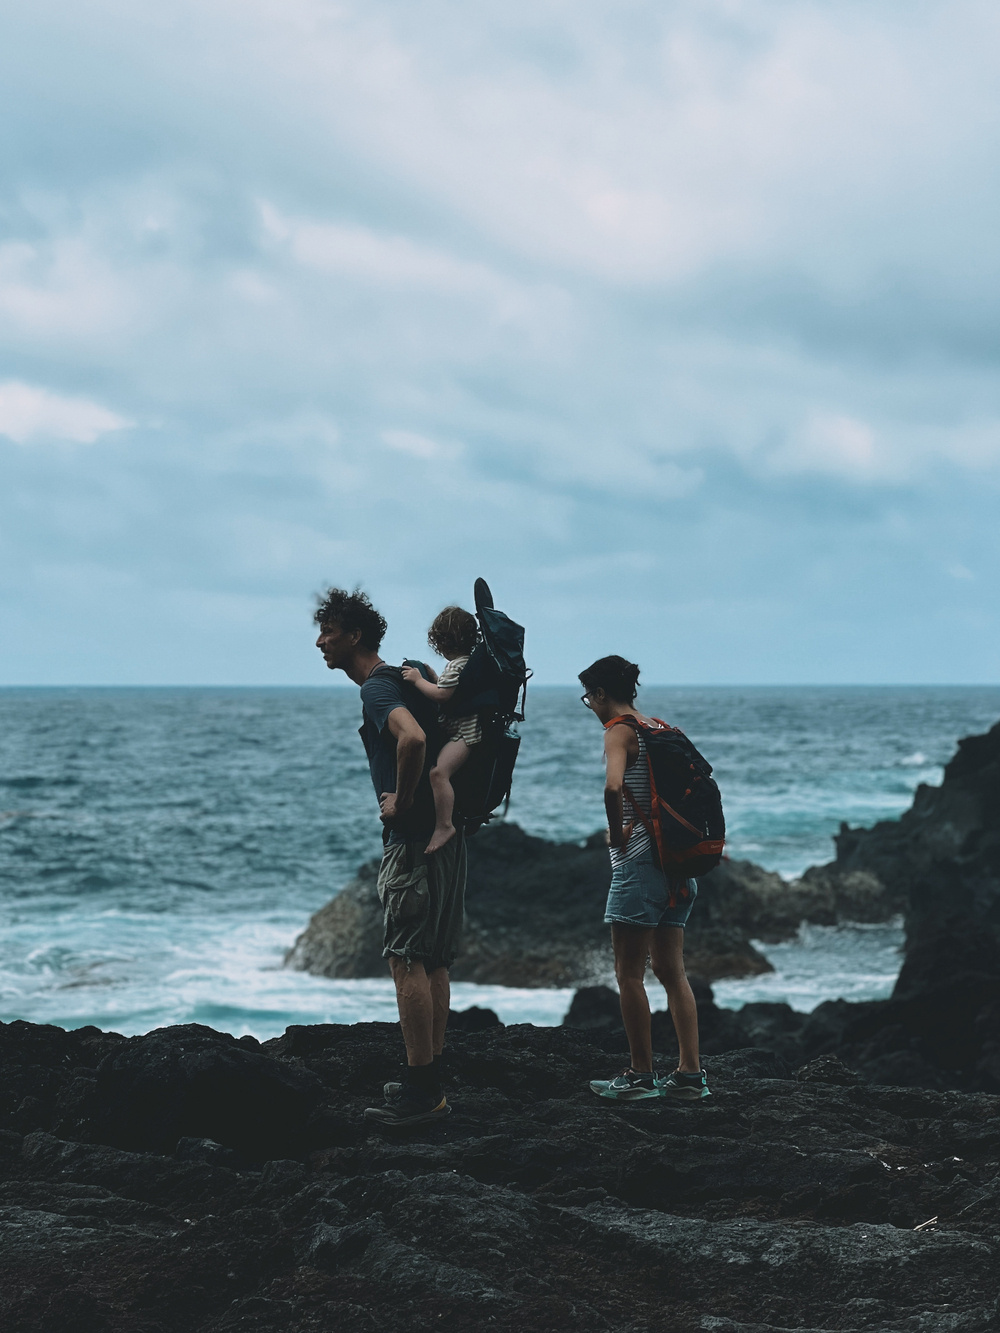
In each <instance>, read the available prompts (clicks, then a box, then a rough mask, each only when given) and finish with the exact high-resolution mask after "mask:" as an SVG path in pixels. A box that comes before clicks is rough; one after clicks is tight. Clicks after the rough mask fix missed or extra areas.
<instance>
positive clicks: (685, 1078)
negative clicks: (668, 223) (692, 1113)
mask: <svg viewBox="0 0 1000 1333" xmlns="http://www.w3.org/2000/svg"><path fill="white" fill-rule="evenodd" d="M654 1081H655V1083H656V1088H657V1091H658V1092H659V1093H660V1095H661V1096H663V1097H673V1098H674V1099H675V1100H676V1101H683V1102H697V1101H700V1100H701V1099H702V1098H704V1097H711V1095H712V1094H711V1092H710V1091H709V1088H708V1076H707V1075H706V1073H705V1071H704V1069H699V1070H698V1072H697V1073H696V1074H682V1073H681V1071H680V1070H679V1069H675V1070H674V1072H673V1073H672V1074H660V1075H658V1076H657V1078H656V1079H655V1080H654Z"/></svg>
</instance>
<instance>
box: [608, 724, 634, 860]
mask: <svg viewBox="0 0 1000 1333" xmlns="http://www.w3.org/2000/svg"><path fill="white" fill-rule="evenodd" d="M631 736H632V732H631V730H630V729H629V728H628V727H625V726H619V727H609V728H608V730H607V731H606V732H605V733H604V761H605V764H606V765H607V776H606V777H605V779H604V809H605V811H606V813H607V816H608V845H609V846H610V847H621V846H622V842H623V839H622V824H623V823H624V813H623V810H622V784H623V783H624V781H625V769H626V768H627V767H628V758H629V754H628V752H629V739H630V738H631Z"/></svg>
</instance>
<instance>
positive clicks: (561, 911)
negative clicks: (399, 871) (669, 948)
mask: <svg viewBox="0 0 1000 1333" xmlns="http://www.w3.org/2000/svg"><path fill="white" fill-rule="evenodd" d="M377 874H378V862H377V861H370V862H367V863H366V864H365V865H363V866H362V867H361V868H360V869H359V871H358V873H357V875H356V876H355V878H354V879H353V880H351V882H350V883H349V884H347V885H346V886H345V887H344V888H343V889H342V890H341V892H340V893H339V894H338V895H337V896H336V897H335V898H333V899H332V900H331V901H330V902H328V903H327V904H326V905H325V906H324V907H322V908H321V909H320V910H319V911H318V912H317V913H316V914H315V915H314V916H313V917H312V919H311V921H310V922H309V924H308V926H307V927H306V929H305V931H303V933H302V934H301V935H300V936H299V937H298V939H297V940H296V941H295V944H294V945H293V947H292V949H291V950H290V951H289V953H288V956H287V958H286V964H287V966H289V967H293V968H296V969H299V970H301V971H306V972H313V973H316V974H317V975H320V976H327V977H370V976H384V975H385V963H384V960H383V958H382V912H381V908H380V906H379V902H378V897H377V895H376V892H375V881H376V877H377ZM609 879H610V869H609V865H608V855H607V848H606V847H605V845H604V840H603V837H602V836H601V835H599V834H595V835H594V837H592V838H589V839H587V841H586V843H585V844H584V845H583V846H580V845H579V844H578V843H552V842H547V841H545V840H544V839H542V838H535V837H531V836H530V835H529V834H527V833H525V832H524V831H523V830H522V829H520V828H518V826H517V825H516V824H494V825H490V826H489V827H487V828H485V829H483V830H482V831H481V832H480V833H479V834H477V835H476V837H474V838H470V839H469V884H468V891H467V895H466V931H465V941H464V945H463V948H462V953H461V955H460V957H459V958H458V960H457V962H456V963H455V966H454V967H453V968H452V977H453V978H454V980H456V981H475V982H479V983H484V984H485V983H497V984H500V985H505V986H580V985H589V984H593V983H595V982H600V981H604V980H607V978H608V977H609V975H610V972H611V957H610V951H609V945H608V929H607V927H606V926H605V925H604V905H605V900H606V898H607V892H608V882H609ZM845 883H846V887H845ZM899 905H900V901H899V898H898V895H893V894H890V893H888V892H886V891H885V889H884V887H883V886H882V885H881V883H880V882H879V881H878V880H877V879H876V878H875V877H873V876H872V875H870V874H869V873H868V872H866V871H850V872H848V873H847V874H846V875H845V876H840V877H839V878H838V876H837V875H836V874H834V873H833V872H830V871H828V870H827V871H824V872H810V874H809V875H807V876H806V877H804V878H803V879H802V880H801V881H799V882H797V883H795V884H791V885H789V884H786V883H785V881H784V880H783V879H782V878H781V876H780V875H776V874H773V873H772V872H770V871H767V870H762V869H761V867H760V866H755V865H753V864H752V862H750V861H723V863H722V864H721V865H720V866H719V867H718V868H717V869H716V870H713V871H712V873H711V874H710V875H706V876H705V877H704V878H703V879H702V880H701V881H700V882H699V898H698V905H697V907H696V909H695V911H694V913H693V915H692V918H691V922H690V924H689V926H688V936H687V945H686V955H687V960H688V968H689V970H690V971H691V972H692V973H693V974H695V975H697V976H700V977H704V978H706V979H707V980H710V981H711V980H715V979H717V978H719V977H741V976H751V975H754V974H755V973H760V972H768V971H770V970H771V965H770V964H769V963H768V961H767V959H766V958H765V957H764V956H763V954H761V953H760V951H759V950H758V949H756V948H755V947H754V945H753V944H752V942H751V941H752V940H754V939H761V940H767V941H776V940H783V939H790V938H791V937H792V936H794V934H795V933H796V931H797V930H798V928H799V926H800V924H801V923H802V922H803V921H814V922H817V923H819V924H823V925H827V924H833V923H835V922H837V921H839V920H862V921H867V920H885V919H886V918H887V917H890V916H892V915H893V914H894V912H896V911H898V910H899Z"/></svg>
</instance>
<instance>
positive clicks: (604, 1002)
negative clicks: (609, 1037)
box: [563, 986, 622, 1030]
mask: <svg viewBox="0 0 1000 1333" xmlns="http://www.w3.org/2000/svg"><path fill="white" fill-rule="evenodd" d="M563 1023H564V1024H565V1025H566V1026H567V1027H573V1028H600V1029H604V1030H609V1029H616V1030H617V1029H620V1028H621V1023H622V1011H621V1006H620V1004H619V1003H618V993H617V992H616V991H613V990H612V989H611V987H610V986H581V987H580V989H579V990H578V991H577V992H576V994H575V995H574V996H573V999H572V1000H571V1002H570V1006H569V1009H568V1010H567V1011H566V1017H565V1018H564V1019H563Z"/></svg>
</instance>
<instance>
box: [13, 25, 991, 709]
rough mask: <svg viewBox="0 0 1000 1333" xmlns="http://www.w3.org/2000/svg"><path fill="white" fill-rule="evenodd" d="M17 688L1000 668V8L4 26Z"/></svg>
mask: <svg viewBox="0 0 1000 1333" xmlns="http://www.w3.org/2000/svg"><path fill="white" fill-rule="evenodd" d="M0 96H2V99H3V105H2V106H0V615H2V626H0V682H7V683H23V684H34V683H60V682H66V683H159V682H162V683H173V682H178V683H184V682H189V683H234V684H237V683H244V682H246V683H274V684H281V683H325V681H326V677H325V676H324V672H323V669H322V664H321V662H320V660H319V657H318V654H317V653H316V652H315V650H314V649H313V648H312V638H313V633H312V630H311V626H310V616H311V609H312V598H313V595H314V594H315V592H316V591H317V590H319V589H320V588H322V587H323V586H325V585H326V584H328V583H336V584H340V585H349V586H353V584H354V583H356V582H359V581H360V582H361V583H362V584H363V585H364V587H365V588H366V589H367V590H368V591H369V593H370V594H371V595H372V598H373V599H374V601H375V603H376V605H377V606H379V607H380V608H381V609H382V610H383V611H384V613H385V614H386V615H387V617H388V618H389V621H390V632H389V635H388V637H387V640H386V645H385V649H386V655H387V656H389V657H390V658H393V657H394V658H396V659H398V658H400V657H402V656H403V655H414V654H418V653H419V654H426V651H427V650H426V648H425V644H424V636H425V631H426V626H427V625H428V624H429V622H430V620H431V619H432V618H433V616H434V614H435V613H436V612H437V611H438V610H439V609H440V608H441V607H442V606H443V605H444V604H445V603H447V602H450V601H458V602H460V603H464V604H465V605H469V604H470V603H471V585H472V581H473V579H474V578H475V576H476V575H477V574H483V575H485V576H486V577H487V578H488V579H489V581H490V582H491V584H492V585H493V587H494V591H495V594H496V598H497V603H498V605H500V606H502V607H503V608H504V609H506V610H507V611H509V612H510V613H511V614H513V615H514V616H515V617H516V618H518V619H521V620H523V621H524V622H525V623H526V624H527V626H528V657H529V661H530V662H531V664H532V665H534V666H535V668H536V671H537V676H538V678H539V679H540V680H542V681H547V682H553V683H554V682H563V681H570V680H573V679H574V678H575V676H576V673H577V671H579V670H580V669H581V667H583V666H585V665H586V664H587V663H588V662H589V661H591V660H592V659H593V658H594V657H596V656H598V655H601V654H603V653H606V652H621V653H624V654H626V655H627V656H630V657H634V658H635V659H636V660H638V661H639V662H640V664H641V665H642V667H643V675H644V678H645V679H648V680H649V681H663V682H666V681H678V682H706V683H726V682H732V683H754V682H760V683H766V682H775V683H777V682H834V683H838V682H955V683H960V682H986V681H996V680H997V679H998V675H1000V671H998V664H1000V611H998V606H997V596H996V587H997V580H998V575H1000V539H998V536H997V533H998V531H1000V522H998V520H1000V504H998V500H1000V378H998V374H997V371H998V360H1000V282H998V279H1000V246H998V237H1000V6H998V5H997V4H996V3H995V0H983V2H981V3H971V2H968V0H948V3H925V2H923V0H894V2H892V3H886V2H885V0H881V2H880V0H861V2H855V0H828V2H824V3H808V0H771V2H770V3H768V2H766V0H761V2H759V3H741V2H740V0H691V2H690V3H683V2H677V3H669V2H665V0H656V2H655V3H654V2H653V0H605V2H603V3H596V2H595V0H572V2H570V0H566V2H565V3H557V2H555V0H530V3H529V2H528V0H478V3H475V4H471V5H470V4H468V3H458V0H363V2H362V0H358V2H357V3H356V2H355V0H343V2H341V3H332V2H331V0H155V2H154V0H31V3H30V4H22V5H16V6H15V5H8V6H5V7H4V9H3V12H2V17H0Z"/></svg>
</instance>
